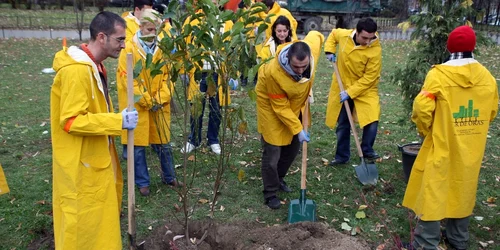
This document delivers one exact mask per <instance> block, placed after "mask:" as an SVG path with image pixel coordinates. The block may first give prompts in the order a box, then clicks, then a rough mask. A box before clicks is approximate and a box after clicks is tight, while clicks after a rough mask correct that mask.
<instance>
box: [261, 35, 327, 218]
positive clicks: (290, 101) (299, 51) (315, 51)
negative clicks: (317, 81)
mask: <svg viewBox="0 0 500 250" xmlns="http://www.w3.org/2000/svg"><path fill="white" fill-rule="evenodd" d="M323 41H324V36H323V35H322V34H321V33H319V32H317V31H311V32H309V34H308V35H307V36H306V37H305V38H304V40H303V41H295V42H293V43H291V44H290V43H289V44H286V45H285V46H284V47H282V49H281V50H279V51H278V52H277V53H276V57H274V59H272V60H271V61H270V62H269V63H267V64H264V65H262V67H260V68H259V79H258V80H257V86H256V87H255V91H256V93H257V125H258V131H259V133H260V134H262V148H263V152H262V170H261V172H262V182H263V185H264V190H263V193H264V199H265V201H266V204H267V206H268V207H270V208H271V209H278V208H279V207H280V200H279V198H278V197H277V194H276V193H277V192H278V190H282V191H285V192H291V190H290V188H288V186H287V185H286V182H285V181H284V178H285V176H286V174H287V172H288V169H289V168H290V166H291V164H292V163H293V161H294V159H295V157H296V156H297V154H298V152H299V146H300V142H302V141H309V136H308V135H307V133H306V132H305V130H304V127H303V126H302V123H301V121H300V117H301V110H302V109H303V108H304V106H305V103H306V101H307V100H308V97H309V93H310V92H311V89H312V85H313V82H314V78H315V72H316V66H317V64H318V58H319V55H320V53H321V47H322V44H323Z"/></svg>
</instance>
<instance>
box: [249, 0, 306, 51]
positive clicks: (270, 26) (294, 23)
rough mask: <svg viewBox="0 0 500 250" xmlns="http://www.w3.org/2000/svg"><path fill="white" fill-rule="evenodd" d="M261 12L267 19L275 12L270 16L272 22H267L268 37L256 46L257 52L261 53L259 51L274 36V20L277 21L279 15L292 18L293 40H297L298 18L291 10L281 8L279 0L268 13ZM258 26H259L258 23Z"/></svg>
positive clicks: (262, 16)
mask: <svg viewBox="0 0 500 250" xmlns="http://www.w3.org/2000/svg"><path fill="white" fill-rule="evenodd" d="M260 13H263V14H260ZM260 13H259V16H260V17H261V18H263V19H265V18H266V17H267V16H269V15H271V14H274V16H272V17H270V18H269V21H270V22H269V23H268V24H267V29H266V39H265V40H264V43H262V44H258V45H256V46H255V50H256V51H257V53H259V51H261V50H262V49H263V48H264V46H265V43H266V42H267V41H268V40H269V38H270V37H272V34H273V24H274V21H276V19H278V17H279V16H285V17H286V18H288V20H290V26H291V28H292V41H295V40H297V39H298V38H297V26H298V23H297V20H295V18H294V17H293V16H292V13H290V11H288V10H287V9H285V8H281V6H280V5H279V4H278V3H277V2H275V3H274V5H273V7H272V8H271V9H270V10H269V11H268V12H267V14H265V13H264V12H260ZM257 27H258V25H257Z"/></svg>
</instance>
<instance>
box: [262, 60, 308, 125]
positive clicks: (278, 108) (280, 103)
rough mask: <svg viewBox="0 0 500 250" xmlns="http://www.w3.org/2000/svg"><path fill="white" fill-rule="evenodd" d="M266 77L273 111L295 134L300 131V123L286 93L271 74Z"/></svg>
mask: <svg viewBox="0 0 500 250" xmlns="http://www.w3.org/2000/svg"><path fill="white" fill-rule="evenodd" d="M272 65H273V64H268V65H265V66H272ZM266 78H267V79H266V81H265V82H266V87H267V95H268V96H269V101H270V102H271V107H272V109H273V111H274V113H275V114H276V116H278V118H279V119H280V120H281V122H283V124H285V126H286V127H287V128H288V129H289V130H290V131H291V132H292V134H294V135H296V134H298V133H300V131H302V123H301V122H300V120H299V118H298V117H297V115H295V113H293V111H292V109H291V108H290V101H289V100H288V96H287V94H286V93H285V92H284V91H283V89H282V88H281V87H280V86H279V84H278V83H277V82H276V81H274V79H273V77H272V76H267V77H266Z"/></svg>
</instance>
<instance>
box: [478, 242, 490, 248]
mask: <svg viewBox="0 0 500 250" xmlns="http://www.w3.org/2000/svg"><path fill="white" fill-rule="evenodd" d="M479 245H481V246H482V247H487V246H488V243H486V242H482V241H479Z"/></svg>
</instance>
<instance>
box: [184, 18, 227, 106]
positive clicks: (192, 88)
mask: <svg viewBox="0 0 500 250" xmlns="http://www.w3.org/2000/svg"><path fill="white" fill-rule="evenodd" d="M199 12H201V10H199V11H198V13H199ZM199 23H200V20H198V19H194V20H191V18H187V19H186V21H184V26H186V25H187V24H191V26H196V25H198V24H199ZM232 28H233V22H231V21H226V22H225V23H224V29H223V30H221V33H225V32H227V31H230V30H231V29H232ZM226 39H231V38H230V37H227V38H226ZM188 41H192V39H191V37H189V38H188ZM195 70H196V69H193V70H192V71H191V72H189V79H190V80H189V87H188V90H187V91H188V100H190V101H191V100H192V99H193V98H194V96H196V95H197V94H200V93H201V92H200V85H199V84H198V83H197V82H196V80H195V78H194V73H195ZM198 70H201V69H198ZM221 81H222V79H221V77H219V79H218V82H217V85H220V84H222V83H221ZM218 89H219V90H218V91H219V104H220V106H225V105H226V102H225V99H224V91H223V89H222V88H218ZM226 91H227V92H229V86H228V87H227V90H226ZM227 96H228V99H227V104H228V105H229V104H231V96H230V95H227Z"/></svg>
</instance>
